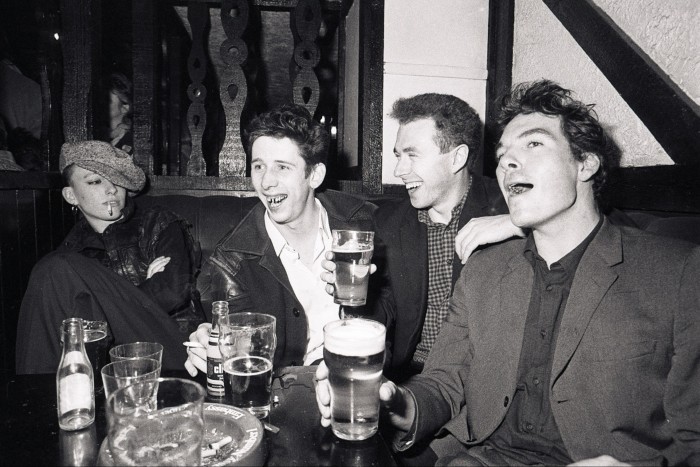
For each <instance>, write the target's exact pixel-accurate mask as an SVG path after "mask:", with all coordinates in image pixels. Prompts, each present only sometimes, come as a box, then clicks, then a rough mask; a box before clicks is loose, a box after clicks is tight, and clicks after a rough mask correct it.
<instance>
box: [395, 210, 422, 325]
mask: <svg viewBox="0 0 700 467" xmlns="http://www.w3.org/2000/svg"><path fill="white" fill-rule="evenodd" d="M426 229H427V228H426V226H425V225H424V224H422V223H420V222H419V221H418V217H417V214H416V211H415V209H406V210H405V211H404V214H403V216H402V218H401V229H400V231H399V235H400V237H401V251H402V252H404V253H405V254H402V255H400V258H401V271H413V273H406V274H401V276H402V277H403V279H404V281H405V282H406V285H405V288H404V290H419V291H420V294H419V296H418V298H419V300H418V302H417V303H416V304H413V306H418V307H420V308H421V309H422V310H423V311H422V312H421V313H418V314H417V315H416V316H419V317H420V321H421V323H422V322H423V316H425V307H423V304H424V303H427V296H428V238H427V230H426ZM409 296H412V294H409ZM399 300H401V298H400V297H397V301H399ZM412 315H413V314H412Z"/></svg>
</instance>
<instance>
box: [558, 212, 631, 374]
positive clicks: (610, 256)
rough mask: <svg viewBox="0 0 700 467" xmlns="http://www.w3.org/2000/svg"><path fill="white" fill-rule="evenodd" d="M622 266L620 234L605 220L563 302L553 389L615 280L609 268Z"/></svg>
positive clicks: (611, 269) (582, 259)
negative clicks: (564, 302)
mask: <svg viewBox="0 0 700 467" xmlns="http://www.w3.org/2000/svg"><path fill="white" fill-rule="evenodd" d="M620 262H622V240H621V234H620V230H619V229H618V228H616V227H614V226H612V225H611V224H610V222H609V221H608V220H607V219H605V220H604V221H603V225H602V227H601V229H600V232H598V234H597V235H596V237H595V238H594V239H593V241H592V242H591V244H590V245H589V246H588V249H587V250H586V252H585V253H584V255H583V257H582V258H581V262H580V263H579V266H578V269H577V270H576V276H575V277H574V282H573V284H572V285H571V292H570V293H569V298H568V300H567V302H566V308H565V309H564V316H562V320H561V324H560V326H559V335H558V337H557V344H556V349H555V351H554V361H553V363H552V380H551V384H552V385H553V384H554V383H555V382H556V380H557V378H559V376H560V375H561V372H562V371H563V370H564V368H565V367H566V364H567V363H568V362H569V360H570V359H571V357H572V356H573V354H574V352H575V351H576V348H577V347H578V345H579V343H580V342H581V338H582V337H583V335H584V333H585V332H586V328H587V327H588V323H589V322H590V321H591V317H592V316H593V314H594V313H595V311H596V309H597V308H598V305H599V304H600V302H601V300H602V299H603V297H604V296H605V294H606V293H607V292H608V290H610V287H611V286H612V285H613V283H614V282H615V281H616V280H617V273H616V272H615V271H614V270H613V268H612V266H614V265H616V264H619V263H620Z"/></svg>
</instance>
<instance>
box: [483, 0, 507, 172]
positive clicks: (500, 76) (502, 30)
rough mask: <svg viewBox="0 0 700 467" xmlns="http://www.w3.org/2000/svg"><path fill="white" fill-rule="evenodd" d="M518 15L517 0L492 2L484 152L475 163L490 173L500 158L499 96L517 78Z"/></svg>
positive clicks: (490, 3)
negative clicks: (515, 27)
mask: <svg viewBox="0 0 700 467" xmlns="http://www.w3.org/2000/svg"><path fill="white" fill-rule="evenodd" d="M514 18H515V0H498V1H490V2H489V30H488V35H489V36H488V37H489V39H488V41H489V42H488V51H487V67H488V78H487V80H486V115H484V122H485V129H484V144H483V153H482V154H481V158H480V160H479V161H477V164H476V165H475V166H474V170H475V171H476V172H479V171H481V172H482V173H485V174H487V175H490V176H493V175H494V174H495V172H496V160H495V158H494V157H493V154H494V152H495V148H496V143H498V139H497V138H498V134H497V133H498V132H497V130H496V128H495V126H496V116H497V115H498V108H499V105H498V103H497V102H496V100H497V99H498V98H500V97H501V96H503V95H505V94H507V93H508V92H510V88H511V85H512V82H513V21H514Z"/></svg>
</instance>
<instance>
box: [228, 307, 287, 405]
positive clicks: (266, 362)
mask: <svg viewBox="0 0 700 467" xmlns="http://www.w3.org/2000/svg"><path fill="white" fill-rule="evenodd" d="M275 325H276V320H275V317H274V316H272V315H266V314H263V313H230V314H228V315H227V316H226V318H223V320H219V350H220V351H221V358H222V360H223V362H224V384H225V385H226V386H227V387H228V389H227V390H226V392H227V393H229V394H231V400H232V405H233V406H234V407H238V408H240V409H244V410H247V411H248V412H250V413H252V414H253V415H255V416H256V417H258V418H265V417H267V415H268V414H269V413H270V400H271V395H272V361H273V359H274V356H275V348H276V347H277V335H276V334H275V332H276V331H275Z"/></svg>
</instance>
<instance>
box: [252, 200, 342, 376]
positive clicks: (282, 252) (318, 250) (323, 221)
mask: <svg viewBox="0 0 700 467" xmlns="http://www.w3.org/2000/svg"><path fill="white" fill-rule="evenodd" d="M316 206H318V208H319V219H318V231H317V232H318V233H317V235H316V241H315V245H314V257H313V264H312V265H311V269H309V267H307V266H306V265H305V264H304V263H302V261H301V259H300V257H299V253H298V252H297V251H296V250H295V249H294V248H292V246H291V245H290V244H289V243H288V242H287V240H285V238H284V237H283V236H282V234H281V233H280V231H279V230H277V227H276V226H275V224H274V223H273V222H272V220H271V219H270V216H269V215H268V213H267V211H265V230H266V231H267V234H268V235H269V237H270V240H271V241H272V246H273V248H274V249H275V254H276V255H277V256H278V257H279V258H280V261H282V266H284V270H285V271H286V272H287V277H288V278H289V282H290V283H291V285H292V290H294V295H296V297H297V300H299V302H300V303H301V306H303V307H304V311H305V312H306V318H307V323H306V324H307V330H308V336H309V339H308V341H307V343H306V354H305V355H304V365H310V364H311V363H313V362H314V361H316V360H318V359H320V358H323V326H325V325H326V323H328V322H330V321H333V320H336V319H338V312H339V309H338V304H336V303H333V296H332V295H329V294H328V293H326V283H325V282H323V281H322V280H321V273H322V272H323V271H324V269H323V268H322V267H321V261H323V259H324V258H325V254H326V251H330V250H331V246H332V237H331V229H330V224H329V223H328V213H327V212H326V209H325V208H324V207H323V205H321V202H320V201H319V200H318V199H317V200H316Z"/></svg>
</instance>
